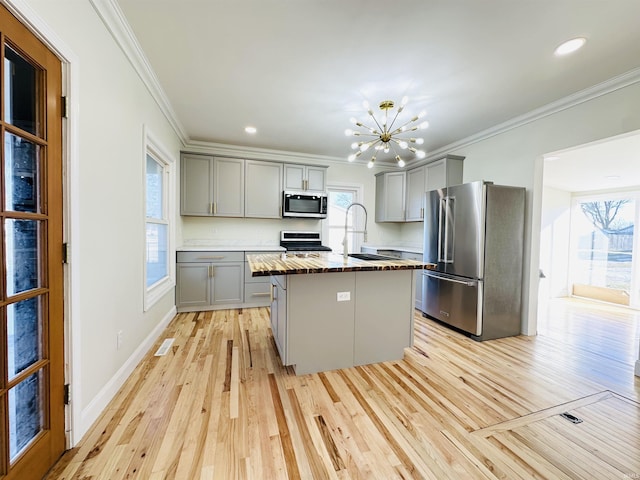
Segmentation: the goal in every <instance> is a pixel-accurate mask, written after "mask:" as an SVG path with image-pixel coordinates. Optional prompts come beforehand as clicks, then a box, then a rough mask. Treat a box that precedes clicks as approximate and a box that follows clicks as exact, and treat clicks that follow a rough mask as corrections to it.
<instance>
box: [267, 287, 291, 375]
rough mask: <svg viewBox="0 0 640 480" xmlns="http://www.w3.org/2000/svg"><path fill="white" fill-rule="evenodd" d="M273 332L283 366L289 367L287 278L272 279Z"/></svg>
mask: <svg viewBox="0 0 640 480" xmlns="http://www.w3.org/2000/svg"><path fill="white" fill-rule="evenodd" d="M270 287H271V289H272V293H271V332H272V334H273V340H274V341H275V343H276V347H277V348H278V354H279V355H280V360H281V361H282V364H283V365H289V359H288V348H287V337H288V335H287V276H286V275H278V276H273V277H271V280H270Z"/></svg>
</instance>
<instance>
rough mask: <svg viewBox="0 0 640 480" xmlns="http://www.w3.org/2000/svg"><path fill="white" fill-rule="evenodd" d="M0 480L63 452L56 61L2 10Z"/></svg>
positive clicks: (38, 470)
mask: <svg viewBox="0 0 640 480" xmlns="http://www.w3.org/2000/svg"><path fill="white" fill-rule="evenodd" d="M0 42H1V44H2V56H3V61H2V64H1V65H0V82H1V89H0V103H1V108H0V119H1V122H0V133H1V134H2V149H1V152H2V153H1V160H2V161H1V162H0V206H1V208H0V233H1V235H0V272H1V274H0V319H1V324H0V353H1V354H0V478H2V479H18V478H19V479H22V480H31V479H40V478H42V476H43V475H44V474H45V472H46V471H47V470H48V469H49V468H50V466H51V465H53V463H55V462H56V460H57V459H58V458H59V457H60V455H61V454H62V452H63V451H64V448H65V436H64V430H65V428H64V354H63V345H64V339H63V268H62V262H63V259H62V254H63V245H62V159H61V157H62V155H61V152H62V147H61V145H62V133H61V132H62V118H61V117H62V115H61V113H62V108H61V105H62V99H61V64H60V61H59V60H58V59H57V58H56V57H55V55H53V53H52V52H51V51H49V50H48V49H47V48H46V46H45V45H44V44H43V43H42V42H40V41H39V40H38V39H37V38H36V37H35V36H34V35H32V34H31V33H30V32H29V31H28V30H27V29H26V28H25V27H24V26H23V25H22V24H21V23H20V22H19V21H18V20H17V19H16V18H15V17H13V16H12V15H11V13H10V12H9V11H7V10H6V9H5V8H4V6H0Z"/></svg>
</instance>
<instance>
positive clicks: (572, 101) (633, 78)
mask: <svg viewBox="0 0 640 480" xmlns="http://www.w3.org/2000/svg"><path fill="white" fill-rule="evenodd" d="M90 1H91V3H92V5H93V6H94V8H95V10H96V12H98V15H100V18H101V19H102V21H103V22H104V24H105V25H106V27H107V28H108V30H109V31H110V32H111V35H113V38H114V39H115V41H116V43H117V44H118V45H119V46H120V48H121V49H122V51H123V52H124V53H125V55H126V56H127V58H128V59H129V61H130V62H131V65H132V66H133V67H134V69H135V70H136V71H137V73H138V75H139V76H140V78H141V79H142V81H143V82H144V83H145V85H146V86H147V89H148V90H149V92H151V95H152V96H153V98H154V99H155V100H156V102H157V103H158V105H159V106H160V108H161V110H162V112H163V113H164V115H165V116H166V118H167V120H168V121H169V123H170V124H171V125H172V126H173V128H174V130H175V131H176V133H177V134H178V136H179V137H180V138H181V139H182V142H183V144H184V146H185V149H186V150H192V151H193V153H215V154H219V155H231V156H236V155H237V156H240V157H254V156H255V157H259V158H260V159H262V160H282V158H286V157H288V158H290V159H291V160H295V159H297V161H302V160H304V161H305V162H307V161H308V160H318V159H319V160H321V161H329V162H340V163H345V162H346V160H345V159H341V158H336V157H327V156H325V157H323V156H318V155H309V154H304V153H296V152H284V151H278V150H266V149H260V148H252V147H242V146H238V145H223V144H218V143H210V142H201V141H192V140H191V139H190V138H189V136H188V134H187V133H186V132H185V130H184V128H183V127H182V125H181V123H180V121H179V120H178V119H177V117H176V115H175V112H174V110H173V108H172V107H171V105H170V102H169V100H168V99H167V96H166V94H165V93H164V91H163V90H162V87H161V86H160V82H159V81H158V79H157V77H156V75H155V73H154V71H153V69H152V68H151V65H150V64H149V62H148V60H147V58H146V56H145V54H144V52H143V51H142V48H141V47H140V45H139V43H138V41H137V40H136V38H135V35H134V34H133V32H132V30H131V28H130V27H129V24H128V23H127V21H126V19H125V17H124V15H123V13H122V10H121V9H120V7H119V6H118V3H117V1H116V0H90ZM638 82H640V68H636V69H633V70H630V71H628V72H626V73H623V74H621V75H618V76H616V77H613V78H610V79H608V80H605V81H604V82H601V83H599V84H597V85H593V86H591V87H589V88H585V89H584V90H580V91H579V92H576V93H573V94H571V95H568V96H566V97H564V98H561V99H560V100H556V101H555V102H551V103H549V104H547V105H544V106H542V107H540V108H537V109H535V110H532V111H530V112H527V113H525V114H523V115H519V116H517V117H514V118H512V119H510V120H507V121H506V122H503V123H500V124H498V125H495V126H493V127H491V128H488V129H486V130H482V131H480V132H478V133H476V134H473V135H470V136H468V137H466V138H463V139H461V140H459V141H457V142H453V143H450V144H449V145H445V146H444V147H441V148H438V149H437V150H434V151H432V152H429V154H428V155H427V157H426V159H425V160H423V161H420V162H419V163H412V164H410V165H408V168H414V167H418V166H420V165H423V164H425V163H429V162H432V161H434V160H436V159H437V158H439V157H441V156H442V155H443V154H446V153H450V152H451V151H452V150H456V149H460V148H464V147H467V146H469V145H472V144H474V143H477V142H481V141H483V140H486V139H487V138H491V137H493V136H496V135H499V134H502V133H505V132H507V131H509V130H512V129H514V128H518V127H521V126H523V125H526V124H528V123H531V122H535V121H536V120H540V119H541V118H544V117H547V116H549V115H553V114H555V113H558V112H561V111H563V110H566V109H568V108H571V107H574V106H576V105H579V104H581V103H584V102H587V101H589V100H593V99H594V98H598V97H601V96H603V95H606V94H608V93H611V92H614V91H616V90H619V89H621V88H624V87H628V86H629V85H633V84H634V83H638ZM285 161H286V160H285ZM357 163H362V164H363V165H364V163H365V162H357ZM381 166H382V165H381ZM385 166H386V164H385ZM389 166H393V165H392V163H389Z"/></svg>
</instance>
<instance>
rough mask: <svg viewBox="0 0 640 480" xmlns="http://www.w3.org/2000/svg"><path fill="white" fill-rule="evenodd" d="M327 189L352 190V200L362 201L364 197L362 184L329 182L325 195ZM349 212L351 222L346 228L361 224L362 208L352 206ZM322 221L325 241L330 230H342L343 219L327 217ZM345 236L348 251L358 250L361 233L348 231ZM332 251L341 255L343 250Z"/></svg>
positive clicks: (361, 242)
mask: <svg viewBox="0 0 640 480" xmlns="http://www.w3.org/2000/svg"><path fill="white" fill-rule="evenodd" d="M329 191H334V192H339V191H348V192H353V193H355V195H354V196H355V199H354V202H359V203H364V202H363V201H362V199H363V198H364V196H363V186H362V184H354V183H340V182H334V183H331V184H327V195H328V194H329ZM350 213H351V214H352V222H351V223H350V224H349V226H348V228H350V229H351V230H353V224H354V223H355V224H356V225H360V224H363V222H364V219H361V218H360V217H361V216H364V212H362V209H360V208H354V209H352V210H351V211H350ZM322 223H323V228H322V238H324V239H326V241H328V240H329V238H330V230H333V229H336V230H337V229H340V230H342V231H344V220H340V221H337V222H333V221H332V219H331V218H329V217H327V219H326V220H325V221H324V222H322ZM347 236H348V237H349V239H348V241H349V251H350V252H351V253H353V252H359V251H360V248H361V246H362V244H363V243H364V241H363V236H362V234H361V233H359V234H354V233H352V232H349V233H348V235H347ZM326 241H325V242H324V243H325V244H326ZM334 253H338V254H340V255H342V254H343V251H342V249H341V250H340V251H339V252H338V251H336V250H334Z"/></svg>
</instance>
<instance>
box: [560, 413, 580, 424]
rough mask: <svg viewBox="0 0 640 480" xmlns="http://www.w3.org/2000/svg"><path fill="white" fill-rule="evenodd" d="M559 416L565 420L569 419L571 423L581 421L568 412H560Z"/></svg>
mask: <svg viewBox="0 0 640 480" xmlns="http://www.w3.org/2000/svg"><path fill="white" fill-rule="evenodd" d="M560 416H561V417H562V418H564V419H565V420H569V421H570V422H571V423H582V419H581V418H578V417H576V416H575V415H571V414H570V413H569V412H564V413H561V414H560Z"/></svg>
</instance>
